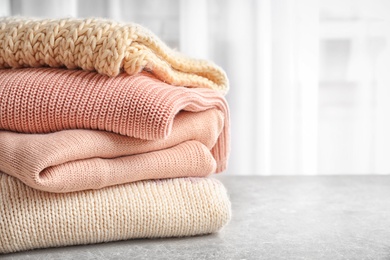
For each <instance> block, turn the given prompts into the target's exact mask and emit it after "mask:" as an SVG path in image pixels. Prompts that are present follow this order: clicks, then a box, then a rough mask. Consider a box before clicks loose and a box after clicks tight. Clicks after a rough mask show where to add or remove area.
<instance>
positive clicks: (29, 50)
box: [0, 17, 228, 92]
mask: <svg viewBox="0 0 390 260" xmlns="http://www.w3.org/2000/svg"><path fill="white" fill-rule="evenodd" d="M45 65H48V66H51V67H61V66H65V67H67V68H69V69H74V68H82V69H84V70H89V71H92V70H96V71H98V72H99V73H101V74H105V75H108V76H116V75H118V74H119V73H120V72H121V70H124V71H125V72H127V73H128V74H130V75H133V74H136V73H138V72H140V71H141V70H143V69H145V70H148V71H151V72H153V73H154V74H155V75H156V76H157V77H158V78H159V79H160V80H162V81H164V82H167V83H169V84H172V85H183V86H189V87H204V88H212V89H216V90H220V91H222V92H226V91H227V90H228V80H227V77H226V74H225V72H224V71H223V70H222V69H221V68H220V67H218V66H217V65H215V64H214V63H212V62H210V61H206V60H197V59H192V58H188V57H185V56H183V55H182V54H180V53H179V52H176V51H174V50H172V49H170V48H168V47H167V46H166V45H165V44H164V43H163V42H162V41H161V40H160V39H159V38H158V37H157V36H155V35H154V34H153V33H152V32H150V31H149V30H147V29H146V28H143V27H142V26H140V25H137V24H121V23H116V22H114V21H110V20H105V19H57V20H48V19H45V20H36V19H26V18H22V17H10V18H2V19H0V68H8V67H12V68H20V67H26V66H31V67H41V66H45Z"/></svg>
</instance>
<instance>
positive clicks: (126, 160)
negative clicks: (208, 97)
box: [0, 109, 223, 192]
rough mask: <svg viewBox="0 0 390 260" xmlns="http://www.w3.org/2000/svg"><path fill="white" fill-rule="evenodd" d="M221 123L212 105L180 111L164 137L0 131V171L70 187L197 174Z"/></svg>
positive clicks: (42, 184)
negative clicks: (156, 138)
mask: <svg viewBox="0 0 390 260" xmlns="http://www.w3.org/2000/svg"><path fill="white" fill-rule="evenodd" d="M222 127H223V114H222V113H221V112H220V111H218V110H216V109H211V110H206V111H203V112H199V113H192V112H185V111H183V112H180V113H179V114H178V115H177V116H176V119H175V121H174V124H173V127H172V133H171V134H170V135H169V136H168V137H167V138H166V139H159V140H142V139H138V138H134V137H128V136H122V135H118V134H114V133H108V132H105V131H93V130H63V131H60V132H54V133H49V134H20V133H15V132H9V131H0V171H3V172H4V173H7V174H9V175H12V176H14V177H17V178H19V179H20V180H21V181H23V182H24V183H25V184H27V185H29V186H30V187H33V188H36V189H40V190H45V191H50V192H71V191H79V190H87V189H99V188H102V187H106V186H110V185H114V184H122V183H127V182H134V181H138V180H148V179H161V178H174V177H186V176H188V177H197V176H198V177H202V176H207V175H209V174H211V173H213V172H215V169H216V162H215V159H214V158H213V156H212V155H211V153H210V149H211V148H212V147H213V146H214V144H215V142H216V141H217V139H218V136H219V135H220V133H221V131H222Z"/></svg>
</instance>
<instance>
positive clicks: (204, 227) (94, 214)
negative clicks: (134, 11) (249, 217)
mask: <svg viewBox="0 0 390 260" xmlns="http://www.w3.org/2000/svg"><path fill="white" fill-rule="evenodd" d="M230 207H231V206H230V201H229V198H228V196H227V194H226V190H225V188H224V187H223V185H222V184H221V183H220V182H219V181H217V180H215V179H212V178H175V179H165V180H151V181H139V182H135V183H130V184H124V185H117V186H112V187H108V188H103V189H100V190H90V191H80V192H72V193H62V194H53V193H48V192H43V191H39V190H36V189H32V188H30V187H28V186H26V185H25V184H23V183H22V182H20V181H19V180H18V179H16V178H14V177H12V176H8V175H7V174H3V173H1V172H0V234H1V239H0V254H4V253H11V252H17V251H23V250H30V249H35V248H47V247H59V246H69V245H82V244H91V243H102V242H109V241H116V240H125V239H134V238H162V237H182V236H194V235H201V234H208V233H213V232H217V231H218V230H220V229H221V228H222V227H223V226H224V225H226V224H227V223H228V221H229V220H230V218H231V208H230Z"/></svg>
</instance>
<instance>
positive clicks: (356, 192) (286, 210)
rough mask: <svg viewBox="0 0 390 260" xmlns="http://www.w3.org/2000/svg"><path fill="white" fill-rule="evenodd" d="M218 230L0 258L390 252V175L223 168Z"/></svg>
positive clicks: (377, 255)
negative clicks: (255, 173)
mask: <svg viewBox="0 0 390 260" xmlns="http://www.w3.org/2000/svg"><path fill="white" fill-rule="evenodd" d="M218 179H220V180H221V181H222V182H223V183H224V184H225V185H226V188H227V189H228V191H229V194H230V198H231V201H232V207H233V219H232V221H231V222H230V224H229V225H228V226H227V227H226V228H224V229H223V230H222V231H221V232H220V233H218V234H213V235H208V236H199V237H191V238H178V239H153V240H149V239H143V240H129V241H121V242H112V243H105V244H98V245H88V246H72V247H64V248H52V249H42V250H34V251H28V252H21V253H16V254H10V255H6V256H0V259H82V260H87V259H224V260H226V259H390V176H291V177H249V176H248V177H243V176H234V177H233V176H227V175H225V176H223V175H219V176H218Z"/></svg>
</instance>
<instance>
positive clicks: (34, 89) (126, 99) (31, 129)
mask: <svg viewBox="0 0 390 260" xmlns="http://www.w3.org/2000/svg"><path fill="white" fill-rule="evenodd" d="M210 108H216V109H218V110H220V111H221V112H222V113H223V115H224V119H225V121H224V126H223V129H222V132H221V134H220V135H219V137H218V140H217V142H216V143H215V145H214V146H213V147H212V149H211V153H212V155H213V156H214V158H215V160H216V163H217V168H216V171H217V172H221V171H223V170H224V169H225V168H226V164H227V158H228V153H229V149H230V148H229V147H230V144H229V143H230V142H229V138H230V137H229V111H228V106H227V103H226V100H225V99H224V97H223V96H222V95H221V94H218V93H217V92H216V91H214V90H210V89H204V88H198V89H189V88H185V87H173V86H171V85H168V84H166V83H164V82H161V81H160V80H158V79H156V78H155V77H153V75H152V74H150V73H148V72H143V73H139V74H136V75H133V76H128V75H125V74H120V75H119V76H117V77H113V78H109V77H107V76H104V75H101V74H98V73H94V72H86V71H82V70H64V69H51V68H28V69H18V70H0V129H2V130H9V131H16V132H21V133H49V132H55V131H60V130H64V129H96V130H104V131H109V132H114V133H118V134H121V135H126V136H131V137H136V138H140V139H145V140H159V139H166V138H167V137H168V136H169V135H170V134H171V132H172V126H173V122H174V119H175V116H176V115H177V113H178V112H179V111H181V110H186V111H191V112H200V111H204V110H207V109H210Z"/></svg>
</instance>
